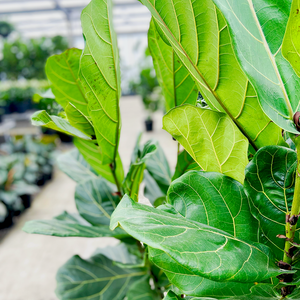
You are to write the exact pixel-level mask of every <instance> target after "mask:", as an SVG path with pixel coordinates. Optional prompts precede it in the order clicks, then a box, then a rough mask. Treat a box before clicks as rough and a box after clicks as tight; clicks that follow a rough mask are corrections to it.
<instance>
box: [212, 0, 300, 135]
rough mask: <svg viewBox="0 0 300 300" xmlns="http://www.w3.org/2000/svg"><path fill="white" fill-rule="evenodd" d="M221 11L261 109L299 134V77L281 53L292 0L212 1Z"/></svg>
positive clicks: (284, 126) (287, 129)
mask: <svg viewBox="0 0 300 300" xmlns="http://www.w3.org/2000/svg"><path fill="white" fill-rule="evenodd" d="M213 1H214V3H215V4H216V5H217V6H218V8H219V9H220V10H221V11H222V13H223V14H224V16H225V18H226V20H227V23H228V26H229V28H230V34H231V38H232V41H233V45H234V49H235V53H236V55H237V58H238V60H239V62H240V65H241V66H242V68H243V70H244V71H245V73H246V75H247V76H248V78H249V80H250V82H251V83H252V84H253V86H254V88H255V90H256V92H257V95H258V98H259V102H260V104H261V106H262V108H263V110H264V112H265V113H266V114H267V115H268V116H269V118H270V119H271V120H272V121H273V122H275V123H276V124H277V125H278V126H280V127H282V128H283V129H285V130H286V131H288V132H292V133H298V131H297V129H296V127H295V125H294V123H293V115H294V113H295V112H296V111H297V110H298V108H299V90H300V79H299V77H298V76H297V75H296V73H295V71H294V70H293V68H292V66H291V65H290V64H289V62H288V61H287V60H285V59H284V58H283V56H282V53H281V46H282V40H283V37H284V33H285V30H286V25H287V22H288V16H289V13H290V7H291V0H281V1H275V0H272V1H270V0H259V1H258V0H226V1H224V0H213Z"/></svg>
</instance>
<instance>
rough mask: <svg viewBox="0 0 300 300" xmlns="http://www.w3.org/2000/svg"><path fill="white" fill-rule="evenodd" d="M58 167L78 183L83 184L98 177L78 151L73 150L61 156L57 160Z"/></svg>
mask: <svg viewBox="0 0 300 300" xmlns="http://www.w3.org/2000/svg"><path fill="white" fill-rule="evenodd" d="M57 165H58V167H59V168H60V170H61V171H63V172H64V173H65V174H67V175H68V176H69V177H70V178H71V179H73V180H74V181H76V182H77V183H82V182H83V181H85V180H89V179H95V178H97V177H98V176H97V174H96V173H95V171H94V170H93V169H92V167H91V166H90V165H89V164H88V163H87V162H86V160H85V159H84V158H83V156H82V155H81V154H80V152H79V151H78V149H73V150H71V151H68V152H66V153H63V154H61V155H59V156H58V158H57Z"/></svg>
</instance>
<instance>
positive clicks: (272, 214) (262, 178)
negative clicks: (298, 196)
mask: <svg viewBox="0 0 300 300" xmlns="http://www.w3.org/2000/svg"><path fill="white" fill-rule="evenodd" d="M296 167H297V155H296V152H295V151H293V150H291V149H288V148H283V147H279V146H268V147H264V148H262V149H260V150H259V151H258V152H257V153H256V155H255V156H254V158H253V159H252V161H251V162H250V163H249V165H248V166H247V168H246V180H245V189H246V191H247V193H248V195H249V199H250V204H251V207H252V213H253V215H254V216H255V217H256V218H257V220H258V221H259V225H260V231H261V234H262V235H263V237H262V239H261V242H262V243H265V244H266V245H268V246H269V247H270V248H271V249H272V250H273V252H274V253H275V255H276V258H277V259H278V260H281V259H282V258H283V248H284V242H285V240H284V239H279V238H276V236H277V235H278V234H282V235H285V219H286V214H289V211H290V208H291V205H292V201H293V195H294V184H295V182H294V181H295V172H296ZM299 233H300V231H299V229H297V231H296V234H295V242H297V243H298V242H299V238H300V236H299ZM261 234H260V235H259V236H261Z"/></svg>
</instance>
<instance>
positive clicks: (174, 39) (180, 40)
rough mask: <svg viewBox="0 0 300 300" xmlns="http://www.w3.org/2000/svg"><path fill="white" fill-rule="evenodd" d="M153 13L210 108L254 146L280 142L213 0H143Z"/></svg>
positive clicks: (277, 128)
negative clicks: (229, 119)
mask: <svg viewBox="0 0 300 300" xmlns="http://www.w3.org/2000/svg"><path fill="white" fill-rule="evenodd" d="M141 2H142V3H143V4H144V5H146V6H147V7H148V9H149V10H150V12H151V13H152V16H153V18H154V19H155V21H156V23H157V27H158V28H159V29H160V31H161V33H162V34H164V36H165V39H166V40H168V42H169V43H170V45H171V46H172V48H173V49H174V51H175V53H176V54H177V56H178V57H179V59H180V60H181V62H182V64H183V65H184V66H185V68H186V69H187V70H189V72H190V74H191V75H192V76H193V78H194V80H195V81H196V83H197V85H198V88H199V90H200V91H201V94H202V95H203V97H204V98H205V100H206V101H207V102H208V103H209V105H210V106H211V108H213V109H215V110H219V111H223V112H226V113H227V114H228V115H229V116H230V118H231V119H232V120H233V121H234V122H235V124H236V125H237V126H238V127H239V129H240V130H241V131H242V132H243V134H244V135H245V136H246V137H247V138H248V139H249V141H250V143H251V144H252V146H253V147H254V148H255V149H257V148H259V147H262V146H266V145H272V144H283V143H284V141H283V139H282V137H281V130H280V128H279V127H277V126H276V125H275V124H273V123H272V122H271V121H270V119H269V118H267V117H266V116H265V114H264V113H263V111H262V110H261V108H260V105H259V103H258V100H257V97H256V94H255V91H254V89H253V86H252V85H251V84H250V83H249V81H248V79H247V77H246V76H245V74H244V73H243V71H242V69H241V68H240V66H239V64H238V62H237V60H236V58H235V56H234V52H233V48H232V44H231V39H230V36H229V30H228V28H227V24H226V22H225V20H224V18H223V16H222V15H221V14H220V13H219V11H218V10H216V8H215V6H214V4H213V2H212V1H211V0H204V1H192V0H183V1H178V0H165V1H155V2H153V1H151V0H141Z"/></svg>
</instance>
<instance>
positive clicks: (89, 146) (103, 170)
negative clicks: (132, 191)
mask: <svg viewBox="0 0 300 300" xmlns="http://www.w3.org/2000/svg"><path fill="white" fill-rule="evenodd" d="M74 145H75V146H76V147H77V148H78V150H79V151H80V153H81V154H82V156H83V157H84V159H85V160H86V161H87V162H88V163H89V164H90V165H91V166H92V168H93V169H94V170H95V171H96V172H97V173H98V174H99V175H100V176H102V177H103V178H105V179H107V180H108V181H110V182H112V183H115V179H114V176H113V174H112V170H111V168H110V166H109V165H103V164H102V163H101V154H100V149H99V147H98V146H97V145H95V143H94V142H91V141H85V140H82V139H77V138H75V139H74ZM116 177H117V179H118V181H119V182H122V181H123V179H124V170H123V164H122V161H121V158H120V155H119V154H118V155H117V157H116Z"/></svg>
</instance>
